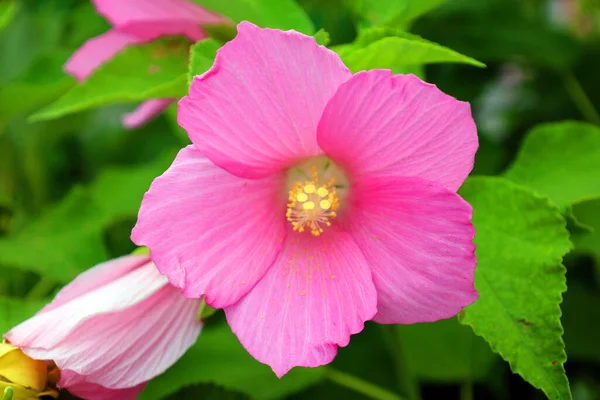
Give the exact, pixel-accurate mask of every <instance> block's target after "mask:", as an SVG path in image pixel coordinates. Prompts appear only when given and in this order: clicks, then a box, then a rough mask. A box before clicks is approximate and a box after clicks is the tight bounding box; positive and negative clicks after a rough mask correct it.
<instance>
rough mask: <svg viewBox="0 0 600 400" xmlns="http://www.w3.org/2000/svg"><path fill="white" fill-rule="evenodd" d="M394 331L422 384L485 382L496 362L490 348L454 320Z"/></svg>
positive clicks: (405, 327)
mask: <svg viewBox="0 0 600 400" xmlns="http://www.w3.org/2000/svg"><path fill="white" fill-rule="evenodd" d="M396 328H397V329H398V332H399V335H400V338H401V339H402V351H403V352H404V356H405V357H406V362H407V363H408V365H410V368H411V371H412V373H413V374H414V375H415V376H416V377H417V378H418V379H420V380H422V381H430V382H440V381H448V382H458V381H464V380H484V379H485V378H486V377H487V375H488V374H489V373H490V369H491V367H492V365H493V364H494V362H495V361H496V359H497V356H496V355H495V354H494V353H492V351H491V350H490V347H489V345H488V344H487V343H486V342H485V341H484V340H483V339H481V338H480V337H479V336H475V334H473V331H472V330H471V328H469V327H467V326H464V325H461V324H459V323H458V321H457V319H456V318H451V319H447V320H442V321H438V322H434V323H428V324H414V325H398V326H397V327H396Z"/></svg>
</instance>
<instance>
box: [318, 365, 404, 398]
mask: <svg viewBox="0 0 600 400" xmlns="http://www.w3.org/2000/svg"><path fill="white" fill-rule="evenodd" d="M325 376H326V377H327V378H328V379H329V380H330V381H332V382H335V383H337V384H338V385H340V386H344V387H347V388H348V389H352V390H354V391H355V392H358V393H362V394H364V395H365V396H368V397H370V398H372V399H376V400H404V399H403V398H402V397H400V396H399V395H397V394H396V393H392V392H390V391H388V390H386V389H384V388H382V387H380V386H377V385H375V384H373V383H371V382H367V381H365V380H363V379H360V378H357V377H356V376H353V375H349V374H347V373H345V372H341V371H338V370H335V369H333V368H329V367H328V368H326V369H325Z"/></svg>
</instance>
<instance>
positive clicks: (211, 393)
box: [165, 384, 252, 400]
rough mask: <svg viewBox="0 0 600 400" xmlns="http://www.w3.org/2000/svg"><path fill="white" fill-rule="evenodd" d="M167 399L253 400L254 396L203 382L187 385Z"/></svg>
mask: <svg viewBox="0 0 600 400" xmlns="http://www.w3.org/2000/svg"><path fill="white" fill-rule="evenodd" d="M165 399H167V400H179V399H203V400H251V399H252V398H251V397H250V396H248V395H245V394H243V393H241V392H234V391H231V390H226V389H223V388H222V387H219V386H215V385H210V384H201V385H193V386H187V387H185V388H183V389H181V390H179V391H178V392H177V393H175V394H173V395H171V396H168V397H166V398H165Z"/></svg>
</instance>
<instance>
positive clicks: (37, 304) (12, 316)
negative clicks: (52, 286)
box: [0, 297, 46, 336]
mask: <svg viewBox="0 0 600 400" xmlns="http://www.w3.org/2000/svg"><path fill="white" fill-rule="evenodd" d="M45 304H46V302H45V301H39V300H38V301H33V300H29V301H28V300H23V299H11V298H6V297H0V336H2V335H3V334H4V333H6V332H8V331H9V330H10V329H11V328H12V327H14V326H16V325H18V324H19V323H21V322H22V321H25V320H26V319H28V318H30V317H32V316H33V315H34V314H35V313H37V312H38V311H40V310H41V309H42V307H44V305H45Z"/></svg>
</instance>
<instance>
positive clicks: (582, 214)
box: [572, 198, 600, 273]
mask: <svg viewBox="0 0 600 400" xmlns="http://www.w3.org/2000/svg"><path fill="white" fill-rule="evenodd" d="M573 215H574V216H575V218H577V221H578V222H579V223H580V224H583V225H584V226H586V227H587V228H589V229H590V230H589V231H588V230H580V231H577V232H574V233H572V239H573V242H574V243H575V250H577V251H580V252H584V253H588V254H590V255H591V256H593V257H594V258H595V260H596V267H597V268H598V271H599V273H600V198H599V199H593V200H588V201H584V202H581V203H576V204H574V205H573Z"/></svg>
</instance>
